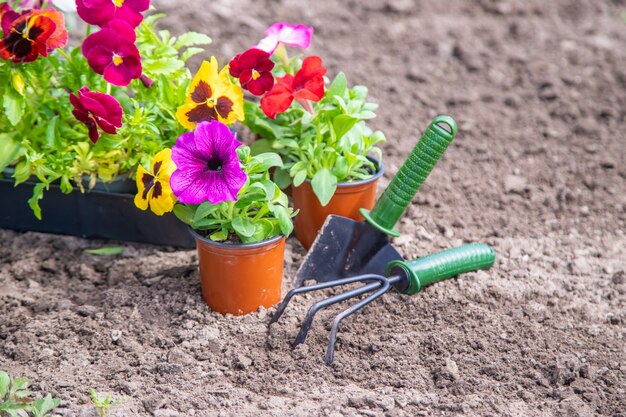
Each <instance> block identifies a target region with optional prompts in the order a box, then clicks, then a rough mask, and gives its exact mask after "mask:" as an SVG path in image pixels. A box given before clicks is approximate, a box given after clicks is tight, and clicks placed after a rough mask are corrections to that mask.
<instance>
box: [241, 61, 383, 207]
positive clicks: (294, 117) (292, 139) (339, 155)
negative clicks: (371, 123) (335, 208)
mask: <svg viewBox="0 0 626 417" xmlns="http://www.w3.org/2000/svg"><path fill="white" fill-rule="evenodd" d="M312 105H313V110H314V114H310V113H308V112H307V111H305V110H304V108H302V107H301V106H300V105H297V104H293V105H292V106H291V107H290V108H289V109H288V110H287V111H286V112H285V113H282V114H279V115H277V117H276V120H270V119H268V118H267V117H266V116H265V115H264V114H263V112H262V111H261V109H260V108H259V107H258V105H256V104H254V103H250V102H246V103H245V105H244V110H245V120H244V122H243V123H244V124H245V125H246V126H248V128H249V129H250V130H251V131H252V132H253V133H255V134H256V135H257V136H259V138H261V139H260V140H258V141H256V142H255V143H254V144H253V145H252V150H253V152H254V153H255V154H261V153H263V152H269V151H273V152H277V153H279V154H280V155H281V156H282V158H283V161H285V169H286V170H287V171H288V172H289V175H290V177H291V179H292V181H293V184H294V185H295V186H299V185H300V184H302V183H303V182H304V181H305V180H307V179H309V180H311V185H312V187H313V191H314V192H315V195H316V196H317V198H318V199H319V200H320V203H321V204H322V205H326V204H327V203H328V201H329V200H330V198H331V197H332V196H333V194H334V193H335V190H336V188H337V183H339V182H350V181H356V180H361V179H366V178H369V177H371V176H372V173H373V171H374V170H375V168H376V167H375V166H374V164H373V163H372V162H371V161H370V160H369V159H367V156H368V155H374V156H376V157H378V158H379V159H380V158H381V156H382V155H381V151H380V149H379V148H378V147H377V145H378V144H380V143H381V142H384V141H385V135H384V134H383V133H382V132H380V131H376V132H373V131H372V130H371V129H370V128H369V127H368V126H367V124H366V121H367V120H369V119H372V118H374V117H376V114H375V113H374V111H375V110H376V109H377V107H378V106H377V105H376V104H374V103H370V102H368V101H367V88H366V87H363V86H359V85H357V86H355V87H353V88H348V82H347V80H346V77H345V75H344V74H343V73H339V74H338V75H337V76H336V77H335V79H334V80H333V82H332V84H331V85H330V87H329V88H328V89H327V90H326V93H325V94H324V97H323V98H322V100H321V101H320V102H319V103H312ZM277 182H279V183H280V185H281V186H283V187H284V186H286V185H288V184H286V181H285V176H284V174H283V173H282V172H281V173H280V178H279V179H277Z"/></svg>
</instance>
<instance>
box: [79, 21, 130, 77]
mask: <svg viewBox="0 0 626 417" xmlns="http://www.w3.org/2000/svg"><path fill="white" fill-rule="evenodd" d="M135 38H136V35H135V31H134V30H133V28H132V27H131V26H129V25H128V24H127V23H126V22H124V21H122V20H112V21H110V22H109V23H108V24H107V26H106V27H105V28H102V29H101V30H100V31H98V32H96V33H93V34H91V35H89V37H87V39H85V41H84V42H83V47H82V51H83V55H84V56H85V58H87V62H88V63H89V66H90V67H91V69H93V70H94V72H96V73H98V74H101V75H103V76H104V79H105V80H106V81H108V82H110V83H111V84H115V85H118V86H127V85H128V84H130V82H131V80H133V79H135V78H139V77H141V73H142V68H141V57H140V56H139V50H137V47H136V46H135V44H134V42H135Z"/></svg>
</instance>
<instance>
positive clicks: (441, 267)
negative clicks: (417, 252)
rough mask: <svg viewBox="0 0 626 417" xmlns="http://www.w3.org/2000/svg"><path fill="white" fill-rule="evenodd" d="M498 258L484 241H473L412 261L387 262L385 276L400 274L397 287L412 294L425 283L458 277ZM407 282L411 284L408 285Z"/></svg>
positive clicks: (485, 265) (487, 265) (482, 267)
mask: <svg viewBox="0 0 626 417" xmlns="http://www.w3.org/2000/svg"><path fill="white" fill-rule="evenodd" d="M495 260H496V251H495V250H494V249H493V248H492V247H491V246H489V245H487V244H484V243H471V244H468V245H463V246H459V247H456V248H452V249H447V250H444V251H441V252H439V253H435V254H432V255H428V256H424V257H423V258H419V259H415V260H413V261H408V262H405V261H391V262H389V263H388V264H387V270H386V275H387V276H391V275H400V276H404V277H406V278H407V279H404V280H401V281H400V282H399V283H398V284H399V285H396V289H397V290H398V291H399V292H401V293H403V294H409V295H413V294H415V293H418V292H419V291H420V290H421V289H422V288H423V287H425V286H426V285H430V284H433V283H435V282H438V281H442V280H444V279H447V278H452V277H455V276H457V275H459V274H462V273H464V272H472V271H478V270H479V269H489V268H491V266H492V265H493V263H494V262H495ZM407 281H408V285H407Z"/></svg>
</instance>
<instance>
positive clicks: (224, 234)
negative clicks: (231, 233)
mask: <svg viewBox="0 0 626 417" xmlns="http://www.w3.org/2000/svg"><path fill="white" fill-rule="evenodd" d="M227 238H228V230H226V229H221V230H219V231H217V232H215V233H213V234H211V235H210V236H209V239H211V240H214V241H216V242H220V241H222V240H226V239H227Z"/></svg>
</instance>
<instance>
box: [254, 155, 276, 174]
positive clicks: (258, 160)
mask: <svg viewBox="0 0 626 417" xmlns="http://www.w3.org/2000/svg"><path fill="white" fill-rule="evenodd" d="M282 166H283V160H282V159H281V158H280V156H279V155H278V154H276V153H273V152H266V153H262V154H259V155H256V156H255V157H254V158H253V159H252V160H251V161H250V162H249V163H248V166H247V167H246V168H247V169H246V172H247V173H248V174H254V173H258V172H265V171H267V170H268V169H270V168H271V167H281V168H282Z"/></svg>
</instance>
